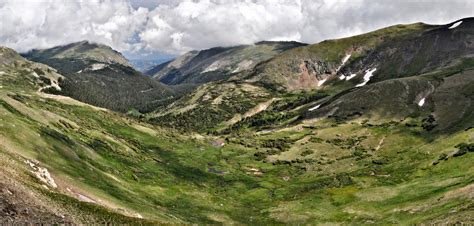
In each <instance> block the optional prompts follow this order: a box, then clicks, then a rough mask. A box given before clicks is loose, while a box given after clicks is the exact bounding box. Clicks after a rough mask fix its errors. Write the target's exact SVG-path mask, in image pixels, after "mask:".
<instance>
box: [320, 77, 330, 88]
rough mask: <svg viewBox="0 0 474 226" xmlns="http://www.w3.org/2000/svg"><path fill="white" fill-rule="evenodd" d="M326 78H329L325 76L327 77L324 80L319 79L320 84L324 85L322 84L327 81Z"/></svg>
mask: <svg viewBox="0 0 474 226" xmlns="http://www.w3.org/2000/svg"><path fill="white" fill-rule="evenodd" d="M326 80H328V79H327V78H325V79H323V80H319V81H318V86H322V85H323V84H324V83H325V82H326Z"/></svg>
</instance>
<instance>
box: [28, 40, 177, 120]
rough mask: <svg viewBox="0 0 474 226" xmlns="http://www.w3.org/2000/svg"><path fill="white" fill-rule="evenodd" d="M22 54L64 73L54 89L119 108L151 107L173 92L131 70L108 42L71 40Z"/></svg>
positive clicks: (94, 102) (163, 100) (154, 106)
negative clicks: (64, 43)
mask: <svg viewBox="0 0 474 226" xmlns="http://www.w3.org/2000/svg"><path fill="white" fill-rule="evenodd" d="M24 56H25V57H26V58H28V59H30V60H32V61H36V62H41V63H44V64H47V65H49V66H51V67H53V68H56V69H57V70H58V71H59V72H60V73H61V74H63V75H64V79H62V80H61V81H60V82H59V83H60V84H59V85H60V86H61V90H59V92H57V91H55V93H61V94H62V95H66V96H70V97H72V98H75V99H77V100H80V101H83V102H86V103H90V104H93V105H96V106H99V107H105V108H109V109H113V110H116V111H120V112H127V111H130V110H138V111H141V112H147V111H151V110H153V109H156V108H157V107H159V106H162V105H166V101H168V100H171V99H172V98H173V95H174V93H173V92H172V91H171V90H170V89H168V88H167V87H166V86H165V85H163V84H161V83H160V82H158V81H155V80H153V79H151V78H149V77H147V76H144V75H143V74H141V73H140V72H138V71H136V70H134V69H133V68H132V67H131V66H130V64H129V62H128V61H127V59H125V58H124V57H123V56H122V54H120V53H119V52H117V51H115V50H113V49H111V48H110V47H108V46H105V45H100V44H94V43H89V42H86V41H84V42H78V43H72V44H69V45H66V46H59V47H54V48H51V49H45V50H33V51H30V52H28V53H26V54H24Z"/></svg>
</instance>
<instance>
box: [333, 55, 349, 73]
mask: <svg viewBox="0 0 474 226" xmlns="http://www.w3.org/2000/svg"><path fill="white" fill-rule="evenodd" d="M349 58H351V54H347V55H346V56H345V57H344V58H343V59H342V64H341V65H339V67H337V69H336V73H337V72H338V71H339V70H341V68H342V66H344V64H346V62H347V61H348V60H349Z"/></svg>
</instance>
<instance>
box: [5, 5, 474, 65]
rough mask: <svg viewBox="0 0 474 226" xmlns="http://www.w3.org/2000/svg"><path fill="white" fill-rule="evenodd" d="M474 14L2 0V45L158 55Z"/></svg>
mask: <svg viewBox="0 0 474 226" xmlns="http://www.w3.org/2000/svg"><path fill="white" fill-rule="evenodd" d="M471 16H474V1H470V0H451V1H448V0H446V1H441V0H417V1H415V0H398V1H394V0H378V1H377V0H181V1H178V0H0V17H1V20H0V30H1V32H0V45H3V46H8V47H11V48H14V49H16V50H17V51H21V52H23V51H27V50H29V49H32V48H49V47H53V46H57V45H63V44H67V43H71V42H76V41H82V40H89V41H93V42H98V43H103V44H106V45H110V46H112V47H113V48H114V49H116V50H118V51H121V52H125V53H126V54H127V56H129V57H134V58H140V57H143V58H153V57H160V56H163V55H166V56H169V55H179V54H182V53H184V52H187V51H190V50H195V49H198V50H199V49H206V48H211V47H214V46H231V45H239V44H251V43H255V42H258V41H261V40H295V41H301V42H306V43H316V42H320V41H322V40H325V39H333V38H341V37H346V36H351V35H356V34H360V33H365V32H368V31H371V30H374V29H378V28H382V27H386V26H390V25H394V24H400V23H414V22H425V23H431V24H444V23H449V22H452V21H455V20H457V19H460V18H463V17H471Z"/></svg>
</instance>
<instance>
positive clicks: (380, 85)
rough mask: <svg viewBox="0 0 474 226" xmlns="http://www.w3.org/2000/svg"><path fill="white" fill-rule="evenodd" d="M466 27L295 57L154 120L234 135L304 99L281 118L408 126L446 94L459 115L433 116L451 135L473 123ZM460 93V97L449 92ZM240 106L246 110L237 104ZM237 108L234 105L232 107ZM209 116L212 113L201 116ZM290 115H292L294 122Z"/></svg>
mask: <svg viewBox="0 0 474 226" xmlns="http://www.w3.org/2000/svg"><path fill="white" fill-rule="evenodd" d="M462 21H463V22H462V23H461V24H460V25H459V26H457V27H456V28H451V29H450V27H451V26H452V25H453V24H454V23H451V24H447V25H440V26H434V25H425V24H421V23H418V24H411V25H397V26H393V27H389V28H385V29H381V30H378V31H374V32H371V33H367V34H363V35H359V36H355V37H349V38H345V39H340V40H329V41H324V42H322V43H318V44H314V45H308V46H303V47H298V48H294V49H290V50H287V51H285V52H282V53H281V54H279V55H277V56H275V57H274V58H272V59H270V60H269V61H267V62H263V63H261V64H259V65H257V66H256V67H255V68H254V69H253V70H249V71H245V72H242V73H238V74H236V75H234V76H232V77H231V78H229V79H228V80H226V81H220V82H215V83H208V84H205V85H203V86H201V87H200V88H199V89H197V90H196V91H194V92H193V93H190V94H188V95H186V96H184V97H182V98H181V99H180V100H178V101H176V102H175V103H173V105H169V106H168V107H167V108H166V109H164V110H163V109H161V110H158V111H157V112H156V113H155V114H152V115H150V117H151V118H152V120H154V121H155V122H158V123H162V122H163V123H165V124H171V125H172V126H175V127H181V128H182V127H183V126H186V127H190V128H191V127H194V128H195V129H196V128H198V129H199V130H200V131H211V132H212V131H216V130H217V131H219V130H222V129H225V128H226V127H227V128H229V126H232V124H234V123H236V122H237V121H239V120H240V119H242V118H244V117H242V116H243V115H244V114H246V112H247V111H250V110H252V109H253V108H255V107H257V106H259V105H260V104H262V103H266V102H268V101H271V100H274V99H280V101H279V102H292V101H295V100H294V99H293V98H299V99H301V100H302V101H301V102H299V103H293V104H291V105H292V106H291V107H289V108H288V109H286V110H287V111H283V112H280V114H282V115H283V114H284V115H286V116H284V118H293V119H296V118H298V120H301V119H311V118H319V117H336V118H337V119H344V118H350V117H352V116H357V117H359V116H361V115H362V114H375V113H377V114H379V115H381V117H385V116H394V115H398V116H399V117H402V118H403V117H408V116H410V115H412V114H418V113H417V112H420V107H419V106H418V105H417V103H418V102H419V101H421V100H422V99H423V100H425V101H426V102H427V104H426V105H425V107H424V108H427V106H430V107H432V106H431V105H432V104H433V103H432V101H433V100H434V99H432V98H434V96H436V95H434V96H430V95H431V94H434V93H442V95H446V96H450V97H454V96H457V97H458V98H459V101H456V103H459V105H455V104H454V103H453V104H451V105H452V106H450V107H454V106H458V107H459V109H456V111H455V113H452V114H448V113H446V112H447V109H448V108H449V107H447V108H446V109H444V110H443V107H441V106H439V107H437V109H433V112H432V113H433V115H436V117H435V118H437V119H439V120H441V121H444V122H447V123H448V122H449V123H448V124H447V125H444V126H445V127H439V128H443V129H445V128H447V127H450V126H453V125H452V124H451V123H454V121H453V120H451V119H453V118H458V119H465V118H470V115H469V112H470V111H471V104H472V99H471V98H472V95H471V94H472V93H470V92H469V91H467V90H469V89H470V88H471V83H472V81H471V76H470V72H464V73H462V72H463V71H466V70H470V69H471V68H472V66H473V64H472V62H473V58H472V57H473V55H472V52H474V49H473V48H474V46H473V45H472V43H471V41H470V40H472V38H473V37H474V33H473V32H474V20H473V19H471V18H466V19H464V20H462ZM429 43H437V44H436V45H430V44H429ZM454 78H456V79H454ZM371 84H373V85H371ZM448 84H449V85H448ZM453 86H455V87H456V89H448V88H444V87H451V88H452V87H453ZM241 87H255V88H253V89H246V90H245V89H243V88H241ZM447 90H449V91H447ZM393 93H397V95H399V96H393ZM213 94H215V95H213ZM288 96H290V97H289V99H288ZM295 96H296V97H295ZM323 97H324V98H323ZM465 97H467V98H465ZM441 99H442V98H438V99H437V100H439V101H442V100H441ZM221 100H226V101H221ZM241 100H245V103H246V104H238V102H239V101H241ZM232 101H234V102H235V103H234V104H231V103H233V102H232ZM229 104H231V105H234V107H229ZM444 104H446V103H443V105H444ZM197 106H198V107H197ZM304 106H308V107H305V108H304ZM309 106H311V107H309ZM316 106H319V107H316ZM290 108H292V109H290ZM293 109H295V110H297V111H293ZM308 109H311V111H307V110H308ZM263 110H264V109H263ZM302 110H303V111H302ZM203 111H204V112H206V113H199V112H203ZM288 111H290V112H291V113H290V114H287V113H288ZM304 111H307V112H304ZM442 112H444V113H442ZM465 113H466V114H468V115H465ZM216 114H217V115H219V116H220V117H216V116H215V115H216ZM456 114H459V115H456ZM443 115H444V116H443ZM448 115H449V116H448ZM455 115H456V116H455ZM290 116H291V117H290ZM443 117H447V118H449V119H441V118H443ZM174 119H177V120H174ZM196 119H198V120H196ZM237 119H238V120H237ZM461 121H462V120H461ZM461 121H458V122H457V123H461ZM203 123H204V124H207V126H204V124H203ZM194 125H195V126H194Z"/></svg>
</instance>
